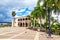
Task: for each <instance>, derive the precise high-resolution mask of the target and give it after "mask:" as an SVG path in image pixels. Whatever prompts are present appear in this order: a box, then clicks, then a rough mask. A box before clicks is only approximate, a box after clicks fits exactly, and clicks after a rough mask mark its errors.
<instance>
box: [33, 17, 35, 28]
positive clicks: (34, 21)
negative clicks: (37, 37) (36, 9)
mask: <svg viewBox="0 0 60 40" xmlns="http://www.w3.org/2000/svg"><path fill="white" fill-rule="evenodd" d="M33 20H34V25H33V29H35V18H33Z"/></svg>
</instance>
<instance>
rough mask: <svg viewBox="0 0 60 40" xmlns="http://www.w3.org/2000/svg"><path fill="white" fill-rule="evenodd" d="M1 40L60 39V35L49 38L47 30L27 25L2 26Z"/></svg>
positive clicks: (0, 31)
mask: <svg viewBox="0 0 60 40" xmlns="http://www.w3.org/2000/svg"><path fill="white" fill-rule="evenodd" d="M0 40H60V36H57V35H52V37H51V38H48V36H47V34H46V33H45V32H38V31H34V30H30V29H26V28H25V27H5V28H0Z"/></svg>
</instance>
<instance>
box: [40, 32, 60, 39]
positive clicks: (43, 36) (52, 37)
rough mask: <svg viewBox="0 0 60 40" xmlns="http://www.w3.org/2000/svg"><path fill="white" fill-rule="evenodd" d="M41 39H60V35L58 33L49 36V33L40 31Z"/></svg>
mask: <svg viewBox="0 0 60 40" xmlns="http://www.w3.org/2000/svg"><path fill="white" fill-rule="evenodd" d="M39 39H40V40H41V39H42V40H60V36H58V35H51V37H48V34H46V33H44V32H40V37H39Z"/></svg>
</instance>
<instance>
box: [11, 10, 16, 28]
mask: <svg viewBox="0 0 60 40" xmlns="http://www.w3.org/2000/svg"><path fill="white" fill-rule="evenodd" d="M15 15H16V13H15V11H12V16H13V19H12V27H13V25H14V16H15Z"/></svg>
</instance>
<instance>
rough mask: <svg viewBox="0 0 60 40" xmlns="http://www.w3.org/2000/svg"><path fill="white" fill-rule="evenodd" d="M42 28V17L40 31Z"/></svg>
mask: <svg viewBox="0 0 60 40" xmlns="http://www.w3.org/2000/svg"><path fill="white" fill-rule="evenodd" d="M41 29H42V20H41V18H40V31H41Z"/></svg>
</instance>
